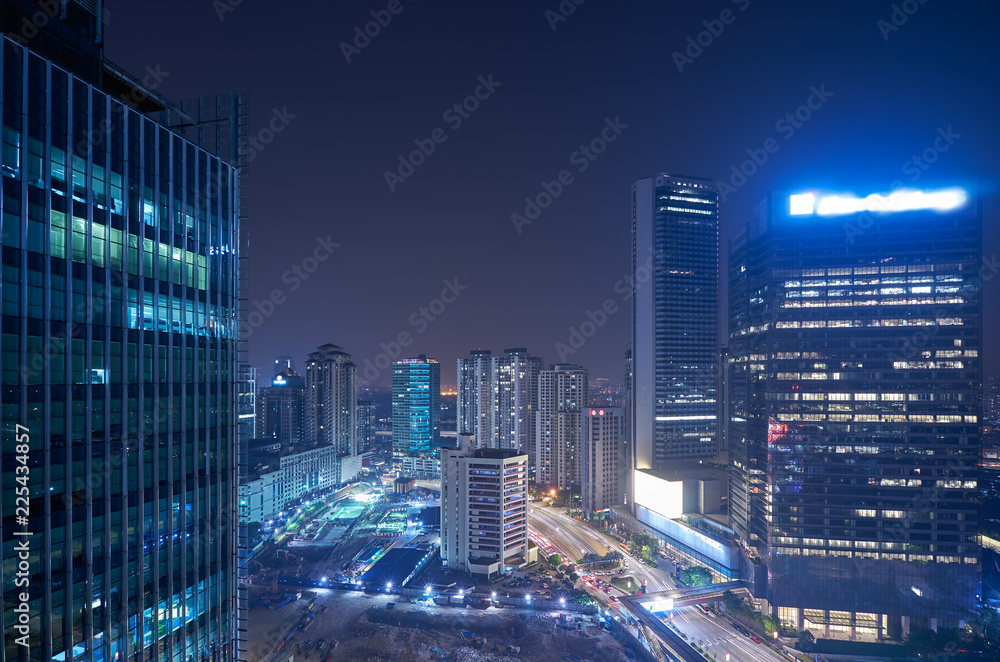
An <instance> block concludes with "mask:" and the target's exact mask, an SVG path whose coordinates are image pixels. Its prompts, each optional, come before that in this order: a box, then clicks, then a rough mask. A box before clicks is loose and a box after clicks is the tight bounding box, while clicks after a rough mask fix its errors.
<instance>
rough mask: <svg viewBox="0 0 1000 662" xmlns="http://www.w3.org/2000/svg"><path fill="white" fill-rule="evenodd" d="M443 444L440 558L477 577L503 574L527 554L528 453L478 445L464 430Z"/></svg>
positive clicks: (520, 564)
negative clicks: (447, 444)
mask: <svg viewBox="0 0 1000 662" xmlns="http://www.w3.org/2000/svg"><path fill="white" fill-rule="evenodd" d="M457 446H458V447H457V448H445V449H442V450H441V560H442V562H443V563H444V564H445V565H447V566H448V567H449V568H456V569H459V570H463V571H465V572H466V573H467V574H468V575H470V576H471V577H473V578H475V579H482V580H490V579H495V578H496V577H499V576H500V575H501V574H503V573H504V571H505V570H506V569H508V568H517V567H520V566H522V565H525V564H526V563H528V562H529V559H528V505H527V501H528V500H527V496H528V456H527V455H526V454H524V453H518V451H515V450H512V449H502V448H473V446H472V439H471V435H468V434H459V435H458V444H457Z"/></svg>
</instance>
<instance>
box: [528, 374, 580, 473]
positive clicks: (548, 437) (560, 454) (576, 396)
mask: <svg viewBox="0 0 1000 662" xmlns="http://www.w3.org/2000/svg"><path fill="white" fill-rule="evenodd" d="M589 382H590V375H589V373H588V372H587V371H586V370H585V369H583V368H581V367H580V366H578V365H571V364H556V365H554V366H552V367H551V368H550V369H548V370H542V371H541V372H540V373H539V377H538V417H537V420H536V424H537V426H538V432H537V449H538V450H537V451H536V453H535V458H536V462H537V464H536V469H535V471H536V477H535V482H536V483H537V484H539V485H546V486H550V487H555V488H558V489H571V488H572V487H573V486H579V485H580V480H581V477H582V474H581V459H582V458H581V455H582V452H583V416H584V411H585V410H586V409H587V405H588V403H589V402H590V395H589V388H590V383H589Z"/></svg>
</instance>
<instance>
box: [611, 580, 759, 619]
mask: <svg viewBox="0 0 1000 662" xmlns="http://www.w3.org/2000/svg"><path fill="white" fill-rule="evenodd" d="M726 591H732V592H733V593H739V592H740V591H746V592H747V593H748V594H749V592H750V590H749V586H748V585H747V583H746V582H744V581H735V582H722V583H721V584H705V585H704V586H690V587H687V588H672V589H669V590H666V591H657V592H656V593H644V594H642V595H634V596H630V597H631V598H632V600H634V601H635V602H638V603H639V604H641V605H642V606H644V607H646V609H648V610H649V611H651V612H660V611H669V610H671V609H676V608H677V607H690V606H691V605H703V604H706V603H709V602H720V601H721V600H722V594H723V593H725V592H726Z"/></svg>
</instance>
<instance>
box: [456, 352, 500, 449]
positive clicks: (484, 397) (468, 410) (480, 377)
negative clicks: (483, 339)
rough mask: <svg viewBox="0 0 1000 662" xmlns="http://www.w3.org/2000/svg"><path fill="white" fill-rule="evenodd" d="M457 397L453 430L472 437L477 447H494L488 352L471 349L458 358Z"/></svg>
mask: <svg viewBox="0 0 1000 662" xmlns="http://www.w3.org/2000/svg"><path fill="white" fill-rule="evenodd" d="M456 390H457V391H458V395H457V397H456V405H455V409H456V420H455V426H456V427H455V429H456V431H457V432H458V433H459V434H462V433H463V432H464V433H468V434H471V435H472V436H473V443H474V444H475V445H476V447H477V448H488V447H491V446H492V445H493V440H494V438H495V436H496V430H495V428H494V416H493V409H494V407H495V406H496V405H495V401H494V397H493V357H492V356H491V352H490V350H488V349H474V350H472V351H471V352H469V357H468V358H461V359H458V381H457V388H456Z"/></svg>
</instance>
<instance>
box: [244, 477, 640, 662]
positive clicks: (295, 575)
mask: <svg viewBox="0 0 1000 662" xmlns="http://www.w3.org/2000/svg"><path fill="white" fill-rule="evenodd" d="M409 512H410V517H408V504H400V503H395V504H390V503H386V502H385V500H384V499H378V498H372V497H371V496H369V495H368V494H357V495H354V496H353V497H349V498H347V499H345V500H342V501H340V502H338V503H335V504H332V506H329V507H322V508H317V509H315V511H314V513H313V514H312V517H310V518H305V519H303V520H302V521H300V522H299V525H298V527H297V529H296V532H295V533H294V534H289V535H285V536H282V537H281V538H280V542H272V543H269V544H268V545H267V546H265V547H264V548H263V549H262V550H261V551H260V552H258V553H257V554H256V555H255V556H254V557H253V559H252V560H251V561H250V568H249V571H250V572H249V574H250V582H251V583H250V587H249V608H250V612H249V618H250V627H249V640H248V656H247V659H248V662H299V661H300V660H315V661H316V662H337V661H338V660H345V661H350V662H376V661H379V660H387V661H388V660H392V661H393V662H400V661H406V660H470V661H473V660H498V661H499V660H505V661H506V660H511V661H512V660H532V661H535V660H567V661H572V662H576V661H587V660H590V661H593V662H596V661H598V660H600V661H601V662H604V661H608V662H618V661H619V660H621V661H622V662H624V661H625V660H628V659H630V656H629V655H628V654H627V653H626V652H625V649H624V648H622V646H621V645H620V644H619V643H617V642H616V641H615V639H614V637H612V636H611V635H610V634H609V633H608V632H607V631H606V630H605V629H604V627H603V625H602V619H600V618H598V617H597V616H594V615H582V614H568V613H567V612H565V611H562V612H560V611H553V610H549V609H545V608H543V607H542V606H541V605H538V606H535V607H525V608H521V607H517V608H515V607H510V606H508V607H506V608H501V607H499V606H498V604H499V601H498V602H497V603H494V602H492V601H491V600H489V599H485V600H479V599H471V596H470V599H469V600H465V599H457V600H451V599H445V600H443V601H442V599H441V597H440V595H441V592H443V591H445V590H454V589H455V582H458V583H461V579H462V578H461V577H455V578H450V579H447V580H442V579H441V577H442V573H441V572H440V568H439V564H440V559H439V557H438V555H437V550H438V547H439V544H440V540H439V538H438V536H437V535H436V534H434V533H429V534H428V533H426V532H425V531H424V530H423V529H422V528H421V527H419V526H418V525H417V524H416V522H415V521H414V519H413V513H414V512H415V511H413V510H412V509H410V510H409ZM445 576H446V577H447V576H449V575H447V574H446V575H445ZM443 581H444V582H445V583H442V582H443ZM425 583H427V584H432V585H433V586H434V587H435V589H436V590H439V593H438V595H435V596H434V598H433V599H432V598H431V596H429V595H421V591H422V590H423V587H424V585H425ZM408 586H409V587H410V588H406V587H408ZM415 586H420V587H421V588H420V589H416V588H414V587H415ZM470 588H471V587H470ZM487 590H488V587H487ZM401 593H403V594H405V595H401ZM591 611H593V609H592V608H591Z"/></svg>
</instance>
